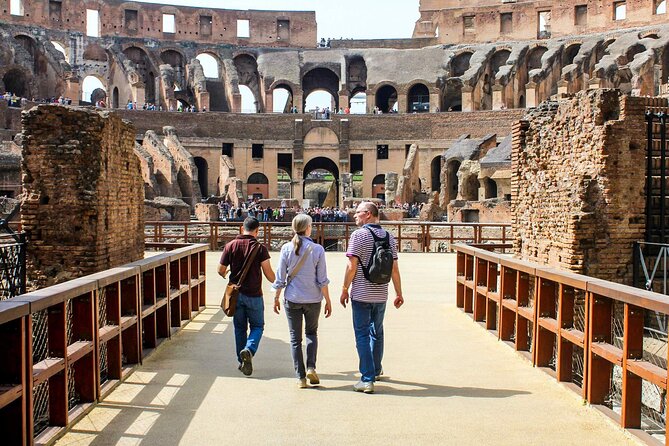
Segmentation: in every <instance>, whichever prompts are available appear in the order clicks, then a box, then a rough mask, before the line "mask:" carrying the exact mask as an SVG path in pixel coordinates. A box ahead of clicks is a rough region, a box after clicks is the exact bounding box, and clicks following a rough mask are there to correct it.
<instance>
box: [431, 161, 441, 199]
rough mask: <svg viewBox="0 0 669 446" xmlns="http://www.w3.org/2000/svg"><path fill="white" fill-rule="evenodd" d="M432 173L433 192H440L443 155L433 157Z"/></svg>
mask: <svg viewBox="0 0 669 446" xmlns="http://www.w3.org/2000/svg"><path fill="white" fill-rule="evenodd" d="M430 173H431V175H432V179H431V180H432V181H431V189H432V192H439V191H440V190H441V155H439V156H435V157H434V158H433V159H432V163H430Z"/></svg>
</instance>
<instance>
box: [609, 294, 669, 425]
mask: <svg viewBox="0 0 669 446" xmlns="http://www.w3.org/2000/svg"><path fill="white" fill-rule="evenodd" d="M623 325H624V331H623V363H622V367H623V390H622V393H623V394H622V413H621V415H620V422H621V424H622V426H623V427H624V428H636V429H640V428H641V391H642V389H641V385H642V379H641V377H639V376H638V375H635V374H633V373H630V372H629V369H628V365H629V361H630V360H638V359H642V358H643V330H644V313H643V309H641V308H638V307H635V306H633V305H630V304H627V303H626V304H625V318H624V323H623ZM665 376H666V372H665Z"/></svg>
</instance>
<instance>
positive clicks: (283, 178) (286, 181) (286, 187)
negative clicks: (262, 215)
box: [277, 168, 292, 199]
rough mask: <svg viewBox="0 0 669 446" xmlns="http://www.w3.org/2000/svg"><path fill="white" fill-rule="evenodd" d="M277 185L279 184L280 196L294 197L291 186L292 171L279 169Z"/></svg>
mask: <svg viewBox="0 0 669 446" xmlns="http://www.w3.org/2000/svg"><path fill="white" fill-rule="evenodd" d="M277 180H278V181H277V186H278V192H277V195H278V198H281V199H289V198H292V194H291V187H290V182H291V178H290V173H288V171H286V170H284V169H281V168H279V169H278V170H277Z"/></svg>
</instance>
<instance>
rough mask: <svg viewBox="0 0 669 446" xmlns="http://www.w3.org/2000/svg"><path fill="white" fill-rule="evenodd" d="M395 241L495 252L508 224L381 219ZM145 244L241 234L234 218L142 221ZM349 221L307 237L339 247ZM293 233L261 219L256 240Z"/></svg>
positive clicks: (316, 228) (317, 227)
mask: <svg viewBox="0 0 669 446" xmlns="http://www.w3.org/2000/svg"><path fill="white" fill-rule="evenodd" d="M381 226H382V227H383V228H384V229H386V230H387V231H389V232H390V233H391V234H393V236H394V237H395V239H396V240H397V245H398V250H399V251H400V252H450V251H451V245H452V244H454V243H472V244H477V245H490V246H493V245H494V247H495V248H496V249H500V250H505V249H509V248H511V245H510V244H509V243H510V241H511V225H510V224H505V223H439V222H436V223H416V222H386V221H383V222H381ZM144 228H145V229H144V235H145V241H146V246H147V248H161V247H163V246H166V247H170V246H174V245H175V244H176V245H179V244H187V243H207V244H209V248H210V249H211V250H214V251H217V250H221V249H223V247H224V246H225V244H226V243H227V242H229V241H230V240H232V239H234V238H235V237H236V236H237V235H239V234H240V233H241V230H242V225H241V223H239V222H194V221H188V222H163V221H156V222H146V223H145V226H144ZM356 229H357V227H356V225H355V223H322V222H321V223H314V224H313V232H312V235H311V236H312V238H313V239H314V240H315V241H316V243H319V244H321V245H323V246H324V247H325V249H326V250H328V251H345V250H346V247H347V244H348V241H349V238H350V236H351V233H352V232H353V231H355V230H356ZM292 237H293V234H292V231H291V228H290V223H283V222H263V223H261V224H260V233H259V236H258V239H259V240H260V241H261V242H262V243H263V244H264V245H265V246H266V247H267V248H268V249H270V250H274V251H276V250H279V249H281V246H282V245H283V244H284V243H286V242H288V241H290V239H291V238H292Z"/></svg>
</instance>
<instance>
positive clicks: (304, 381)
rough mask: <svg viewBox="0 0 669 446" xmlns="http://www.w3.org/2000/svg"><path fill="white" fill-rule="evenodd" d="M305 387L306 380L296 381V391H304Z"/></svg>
mask: <svg viewBox="0 0 669 446" xmlns="http://www.w3.org/2000/svg"><path fill="white" fill-rule="evenodd" d="M307 387H308V386H307V379H306V378H300V379H298V380H297V388H298V389H306V388H307Z"/></svg>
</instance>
